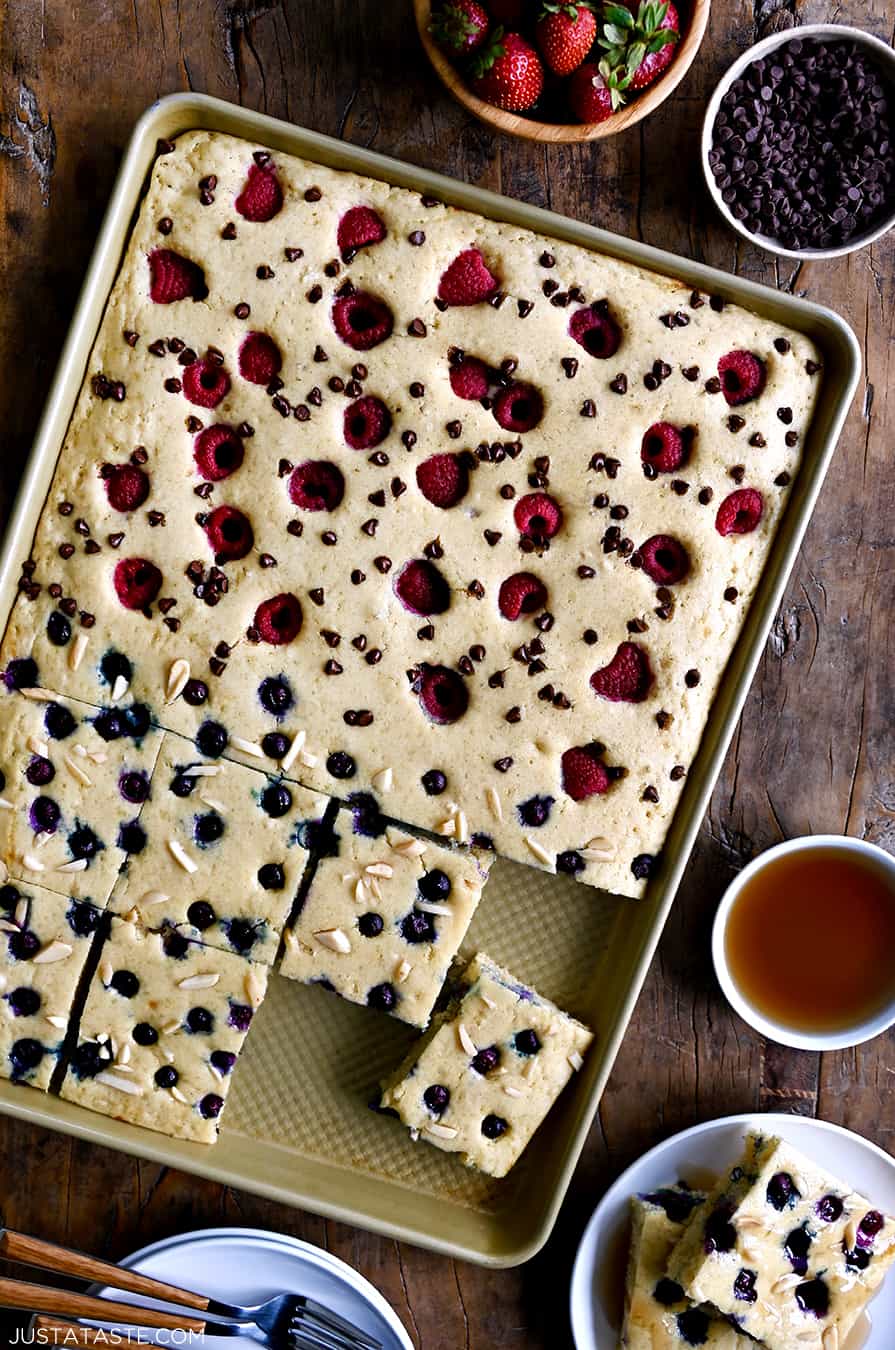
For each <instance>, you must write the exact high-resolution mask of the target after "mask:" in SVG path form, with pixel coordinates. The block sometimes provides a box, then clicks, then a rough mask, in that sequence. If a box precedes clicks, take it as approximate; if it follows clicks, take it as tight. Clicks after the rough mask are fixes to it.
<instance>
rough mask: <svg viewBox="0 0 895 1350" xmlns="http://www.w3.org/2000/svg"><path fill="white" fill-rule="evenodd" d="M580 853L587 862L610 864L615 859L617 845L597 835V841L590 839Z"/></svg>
mask: <svg viewBox="0 0 895 1350" xmlns="http://www.w3.org/2000/svg"><path fill="white" fill-rule="evenodd" d="M580 852H581V856H582V858H583V859H584V861H585V862H609V861H610V859H612V858H614V857H615V845H614V844H613V843H611V842H610V840H608V839H604V838H603V836H602V835H597V837H596V838H595V839H590V840H589V841H588V842H587V844H586V845H585V847H584V848H583V849H581V850H580Z"/></svg>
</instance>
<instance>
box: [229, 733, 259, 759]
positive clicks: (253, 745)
mask: <svg viewBox="0 0 895 1350" xmlns="http://www.w3.org/2000/svg"><path fill="white" fill-rule="evenodd" d="M230 744H231V745H232V746H233V748H234V749H235V750H241V751H242V753H243V754H244V755H251V756H252V758H253V759H263V758H264V751H263V750H262V749H261V746H260V745H258V743H257V741H244V740H243V738H242V737H241V736H231V737H230Z"/></svg>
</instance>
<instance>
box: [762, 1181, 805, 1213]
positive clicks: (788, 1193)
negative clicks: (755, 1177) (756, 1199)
mask: <svg viewBox="0 0 895 1350" xmlns="http://www.w3.org/2000/svg"><path fill="white" fill-rule="evenodd" d="M766 1194H767V1201H768V1204H769V1205H773V1206H774V1209H776V1210H779V1211H780V1212H781V1213H782V1211H783V1210H784V1209H792V1208H793V1207H794V1205H795V1203H796V1201H797V1200H801V1198H802V1196H801V1193H800V1192H799V1191H798V1190H797V1189H796V1184H795V1182H794V1181H793V1179H792V1177H791V1176H790V1175H789V1173H788V1172H776V1173H775V1174H774V1176H772V1177H771V1179H770V1181H769V1182H768V1189H767V1193H766Z"/></svg>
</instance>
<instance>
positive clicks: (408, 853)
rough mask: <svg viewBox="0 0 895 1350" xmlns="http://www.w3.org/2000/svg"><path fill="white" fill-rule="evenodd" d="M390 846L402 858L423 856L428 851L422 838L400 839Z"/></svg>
mask: <svg viewBox="0 0 895 1350" xmlns="http://www.w3.org/2000/svg"><path fill="white" fill-rule="evenodd" d="M390 847H391V849H392V852H393V853H399V854H400V855H401V857H402V858H421V857H422V856H423V854H424V853H425V851H426V845H425V844H424V843H423V841H422V839H399V840H398V842H397V843H396V844H391V845H390Z"/></svg>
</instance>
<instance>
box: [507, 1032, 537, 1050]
mask: <svg viewBox="0 0 895 1350" xmlns="http://www.w3.org/2000/svg"><path fill="white" fill-rule="evenodd" d="M540 1048H541V1042H540V1041H539V1040H538V1037H537V1034H536V1032H534V1031H532V1030H531V1029H530V1028H526V1030H525V1031H517V1032H516V1035H515V1036H514V1037H513V1049H514V1050H515V1051H516V1054H517V1055H536V1054H537V1053H538V1051H539V1050H540Z"/></svg>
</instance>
